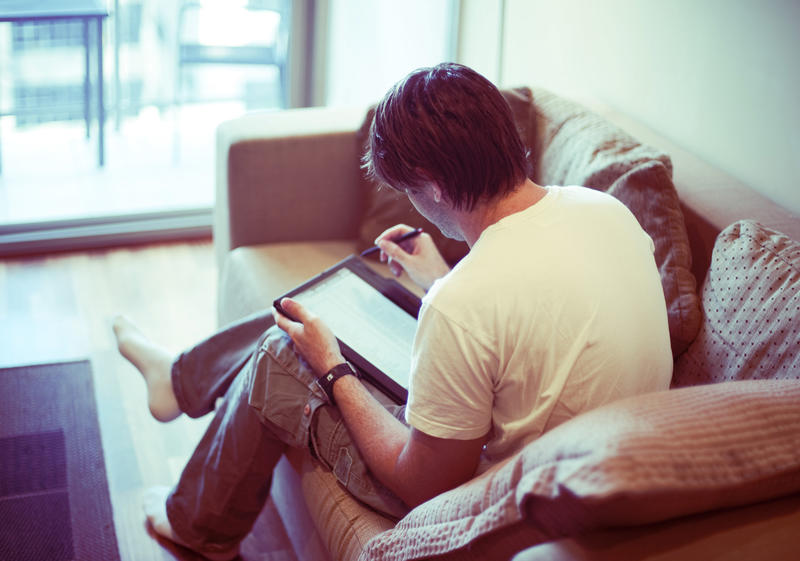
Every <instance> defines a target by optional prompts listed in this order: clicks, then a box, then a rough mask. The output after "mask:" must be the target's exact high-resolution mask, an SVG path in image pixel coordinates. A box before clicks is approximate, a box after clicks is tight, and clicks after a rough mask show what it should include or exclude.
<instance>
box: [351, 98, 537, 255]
mask: <svg viewBox="0 0 800 561" xmlns="http://www.w3.org/2000/svg"><path fill="white" fill-rule="evenodd" d="M501 93H502V94H503V97H505V99H506V101H507V102H508V104H509V106H510V107H511V112H512V113H513V115H514V120H515V122H516V123H517V127H518V128H519V132H520V136H521V138H522V141H523V143H525V145H526V146H529V143H528V135H529V134H530V132H531V131H532V130H533V129H532V126H531V115H532V111H531V99H532V98H531V91H530V89H528V88H516V89H513V90H504V91H502V92H501ZM374 114H375V110H374V108H373V109H370V111H369V113H368V114H367V117H366V119H365V120H364V123H363V124H362V126H361V129H360V130H359V133H358V138H359V142H360V143H361V144H362V145H366V142H367V140H368V136H369V128H370V126H371V124H372V119H373V116H374ZM362 181H363V183H364V185H363V189H364V192H365V193H366V197H367V209H366V211H365V213H364V218H363V220H362V223H361V229H360V232H359V241H360V244H359V248H367V247H369V246H371V245H372V244H373V241H374V240H375V238H376V237H378V235H379V234H380V233H381V232H383V231H384V230H386V228H389V227H390V226H394V225H395V224H408V225H409V226H413V227H415V228H416V227H421V228H423V229H425V231H426V232H428V233H429V234H431V236H433V239H434V241H435V242H436V247H438V248H439V251H440V252H441V253H442V256H443V257H444V258H445V260H446V261H447V262H448V263H450V264H451V265H453V264H455V263H456V262H457V261H458V260H459V259H461V258H462V257H463V256H464V255H466V253H467V251H468V247H467V244H466V243H464V242H461V241H456V240H451V239H449V238H446V237H445V236H443V235H442V234H441V232H439V229H438V228H436V226H434V225H433V224H431V223H430V222H428V220H426V219H425V218H424V217H423V216H421V215H420V214H419V213H418V212H417V210H416V209H415V208H414V207H413V206H412V205H411V203H410V202H409V201H408V198H407V197H406V196H405V195H403V194H401V193H398V192H396V191H394V190H393V189H390V188H388V187H385V186H384V187H381V186H378V185H376V184H374V183H372V182H370V181H367V180H366V179H363V178H362Z"/></svg>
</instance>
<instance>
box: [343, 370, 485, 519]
mask: <svg viewBox="0 0 800 561" xmlns="http://www.w3.org/2000/svg"><path fill="white" fill-rule="evenodd" d="M333 393H334V397H335V399H336V404H337V405H338V406H339V410H340V411H341V412H342V416H343V417H344V420H345V423H346V425H347V428H348V430H349V431H350V435H351V436H352V437H353V440H354V441H355V443H356V446H358V449H359V450H360V451H361V455H362V456H363V457H364V460H365V461H366V463H367V465H368V466H369V468H370V470H371V471H372V473H373V474H374V475H375V477H377V478H378V480H380V481H381V482H382V483H383V484H384V485H386V486H387V487H388V488H389V489H391V490H392V491H393V492H394V493H395V494H396V495H397V496H398V497H400V498H401V499H402V500H403V502H404V503H406V505H408V506H409V507H412V508H413V507H415V506H417V505H418V504H421V503H423V502H425V501H427V500H428V499H431V498H433V497H435V496H436V495H439V494H440V493H443V492H444V491H447V490H449V489H452V488H454V487H457V486H458V485H460V484H462V483H464V482H465V481H468V480H469V479H471V478H472V476H473V475H474V474H475V469H476V468H477V467H478V460H479V459H480V455H481V450H482V448H483V444H484V442H485V441H486V438H485V437H481V438H478V439H474V440H455V439H443V438H436V437H433V436H430V435H427V434H425V433H424V432H422V431H419V430H417V429H414V428H409V427H407V426H406V425H404V424H403V423H401V422H400V421H399V420H398V419H396V418H395V417H394V416H392V415H391V414H390V413H389V412H388V411H387V410H386V409H385V408H384V407H383V406H382V405H381V404H380V403H379V402H378V401H377V400H376V399H375V398H374V397H373V396H372V394H370V393H369V391H367V389H366V388H365V387H364V385H363V384H361V382H359V381H358V380H357V379H356V378H355V377H354V376H346V377H344V378H341V379H339V380H338V381H337V382H336V384H335V385H334V389H333Z"/></svg>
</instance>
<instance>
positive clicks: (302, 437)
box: [249, 330, 323, 447]
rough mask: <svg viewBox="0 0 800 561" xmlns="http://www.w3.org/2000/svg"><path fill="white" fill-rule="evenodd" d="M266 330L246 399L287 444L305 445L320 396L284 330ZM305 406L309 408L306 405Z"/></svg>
mask: <svg viewBox="0 0 800 561" xmlns="http://www.w3.org/2000/svg"><path fill="white" fill-rule="evenodd" d="M272 331H273V330H270V332H268V333H267V336H266V337H265V338H264V341H263V342H262V344H261V345H260V346H259V348H258V351H257V354H256V360H255V361H254V363H253V368H254V369H255V372H254V373H253V374H254V375H253V387H252V388H251V391H250V399H249V403H250V406H251V407H254V408H256V409H257V410H258V411H259V413H260V414H261V416H262V417H263V419H264V420H265V421H267V422H268V423H269V424H270V425H271V428H272V429H273V432H274V433H275V436H277V437H278V438H280V439H281V440H282V441H283V442H285V443H286V444H288V445H289V446H294V447H304V446H307V445H308V435H309V426H310V423H311V417H312V415H313V413H314V411H316V409H317V408H318V407H319V406H320V405H322V403H323V400H322V399H321V398H320V397H319V396H318V395H317V394H316V393H315V392H316V391H319V390H317V389H316V385H315V384H314V383H313V382H314V380H315V378H314V374H313V372H311V371H310V369H309V368H308V366H306V365H305V364H304V363H303V362H301V361H300V360H299V359H298V357H297V355H296V354H295V352H294V349H293V347H292V345H291V340H290V339H289V338H288V337H287V336H286V335H285V334H283V332H279V333H271V332H272ZM306 406H308V408H306Z"/></svg>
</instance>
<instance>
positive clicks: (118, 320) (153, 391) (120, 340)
mask: <svg viewBox="0 0 800 561" xmlns="http://www.w3.org/2000/svg"><path fill="white" fill-rule="evenodd" d="M112 327H113V329H114V335H115V336H116V338H117V348H118V349H119V352H120V353H121V354H122V356H124V357H125V358H127V359H128V360H129V361H130V362H131V364H133V365H134V366H135V367H136V368H137V369H138V370H139V372H141V373H142V376H143V377H144V381H145V383H146V384H147V403H148V405H149V406H150V413H151V414H152V415H153V417H155V418H156V419H158V420H159V421H161V422H163V423H166V422H168V421H171V420H173V419H175V418H177V417H178V416H179V415H180V414H181V410H180V407H178V401H177V399H175V393H174V392H173V390H172V360H173V356H172V355H171V354H170V353H169V352H168V351H167V350H166V349H164V348H162V347H159V346H158V345H156V344H154V343H153V342H151V341H150V340H149V339H148V338H147V337H145V336H144V334H143V333H142V332H141V331H139V328H138V327H136V326H135V325H134V324H133V322H131V321H130V320H129V319H128V318H126V317H124V316H117V317H115V318H114V321H113V324H112Z"/></svg>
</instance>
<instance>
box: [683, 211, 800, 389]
mask: <svg viewBox="0 0 800 561" xmlns="http://www.w3.org/2000/svg"><path fill="white" fill-rule="evenodd" d="M703 310H704V312H705V320H704V321H703V326H702V328H701V330H700V333H699V335H698V336H697V339H696V340H695V342H694V343H692V345H691V346H690V347H689V350H688V351H687V352H686V353H685V354H684V355H683V356H681V357H680V359H679V360H678V361H677V362H676V365H675V373H674V375H673V386H687V385H694V384H705V383H710V382H720V381H725V380H745V379H761V378H794V379H798V378H800V323H799V322H800V242H798V241H795V240H792V239H790V238H789V237H787V236H785V235H783V234H781V233H779V232H776V231H775V230H772V229H770V228H767V227H765V226H762V225H761V224H759V223H757V222H753V221H750V220H743V221H739V222H736V223H734V224H732V225H730V226H729V227H728V228H726V229H725V230H723V231H722V232H721V233H720V234H719V236H718V237H717V241H716V243H715V245H714V252H713V255H712V258H711V267H710V268H709V272H708V275H707V276H706V281H705V284H704V286H703Z"/></svg>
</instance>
